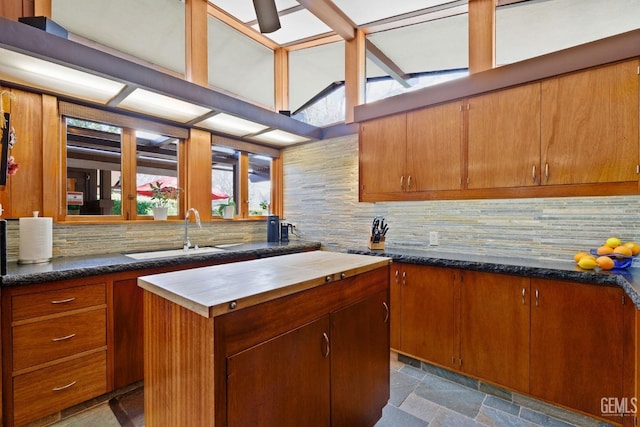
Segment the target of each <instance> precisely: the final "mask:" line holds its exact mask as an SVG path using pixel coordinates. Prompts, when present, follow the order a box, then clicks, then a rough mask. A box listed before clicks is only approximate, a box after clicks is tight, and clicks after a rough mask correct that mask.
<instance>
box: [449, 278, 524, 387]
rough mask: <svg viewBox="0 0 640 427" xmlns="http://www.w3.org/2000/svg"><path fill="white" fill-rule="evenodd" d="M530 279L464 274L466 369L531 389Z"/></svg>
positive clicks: (463, 355)
mask: <svg viewBox="0 0 640 427" xmlns="http://www.w3.org/2000/svg"><path fill="white" fill-rule="evenodd" d="M529 289H530V279H529V278H528V277H517V276H508V275H504V274H493V273H483V272H476V271H465V272H463V276H462V284H461V290H460V299H461V308H460V311H461V315H460V319H461V321H460V354H461V358H462V366H461V370H462V371H463V372H466V373H469V374H471V375H473V376H477V377H480V378H486V379H489V380H491V381H492V382H495V383H497V384H501V385H504V386H506V387H510V388H513V389H515V390H520V391H524V392H528V390H529V311H530V304H529Z"/></svg>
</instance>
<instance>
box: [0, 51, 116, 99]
mask: <svg viewBox="0 0 640 427" xmlns="http://www.w3.org/2000/svg"><path fill="white" fill-rule="evenodd" d="M0 58H2V61H0V79H2V80H5V81H8V82H12V83H16V84H21V85H24V86H28V87H33V88H37V89H42V90H45V91H48V92H55V93H58V94H63V95H67V96H71V97H74V98H78V99H84V100H87V101H93V102H99V103H102V104H106V103H107V102H108V101H109V100H110V99H111V98H113V97H114V96H116V95H117V94H118V93H119V92H120V91H121V90H122V89H123V88H124V86H125V85H124V83H120V82H117V81H114V80H109V79H105V78H104V77H98V76H95V75H92V74H89V73H85V72H83V71H78V70H75V69H73V68H70V67H65V66H63V65H58V64H55V63H53V62H49V61H43V60H42V59H38V58H34V57H32V56H28V55H23V54H21V53H18V52H14V51H11V50H6V49H1V48H0Z"/></svg>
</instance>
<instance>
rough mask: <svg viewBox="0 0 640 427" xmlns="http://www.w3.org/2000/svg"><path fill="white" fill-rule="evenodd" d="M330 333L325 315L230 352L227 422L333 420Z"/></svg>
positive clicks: (238, 425)
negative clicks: (239, 350)
mask: <svg viewBox="0 0 640 427" xmlns="http://www.w3.org/2000/svg"><path fill="white" fill-rule="evenodd" d="M329 333H330V331H329V316H324V317H322V318H320V319H318V320H317V321H314V322H312V323H309V324H307V325H305V326H302V327H300V328H298V329H294V330H293V331H291V332H287V333H285V334H283V335H280V336H278V337H275V338H273V339H271V340H269V341H266V342H264V343H262V344H258V345H256V346H254V347H252V348H249V349H247V350H245V351H242V352H240V353H237V354H235V355H233V356H230V357H228V358H227V425H228V426H229V427H244V426H265V427H269V426H328V425H329V423H330V407H329V405H330V400H329V399H330V377H329V372H330V354H331V352H332V349H331V343H330V342H329ZM387 357H388V354H387ZM353 369H354V370H356V371H357V369H358V368H357V367H353ZM387 373H388V370H387ZM354 396H357V395H352V396H350V399H353V398H354Z"/></svg>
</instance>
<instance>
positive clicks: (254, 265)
mask: <svg viewBox="0 0 640 427" xmlns="http://www.w3.org/2000/svg"><path fill="white" fill-rule="evenodd" d="M390 262H391V259H390V258H380V257H372V256H363V255H355V254H344V253H335V252H324V251H313V252H303V253H298V254H291V255H283V256H277V257H273V258H265V259H257V260H251V261H244V262H236V263H231V264H224V265H216V266H212V267H202V268H194V269H191V270H184V271H176V272H171V273H163V274H155V275H151V276H143V277H140V278H138V286H140V287H142V288H143V289H146V290H147V291H150V292H153V293H155V294H157V295H159V296H161V297H163V298H165V299H167V300H169V301H172V302H174V303H176V304H179V305H181V306H183V307H185V308H188V309H190V310H192V311H194V312H196V313H198V314H200V315H202V316H205V317H213V316H217V315H219V314H223V313H227V312H229V311H231V310H235V309H240V308H245V307H248V306H251V305H254V304H259V303H262V302H266V301H269V300H271V299H275V298H278V297H282V296H285V295H289V294H292V293H294V292H299V291H303V290H305V289H309V288H313V287H315V286H318V285H322V284H325V283H327V282H330V281H335V280H339V279H344V278H347V277H351V276H355V275H357V274H360V273H364V272H367V271H370V270H373V269H376V268H379V267H382V266H385V265H388V264H389V263H390ZM232 303H235V304H233V308H231V307H230V304H232Z"/></svg>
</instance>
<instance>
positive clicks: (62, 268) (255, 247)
mask: <svg viewBox="0 0 640 427" xmlns="http://www.w3.org/2000/svg"><path fill="white" fill-rule="evenodd" d="M224 246H225V245H221V247H224ZM314 249H320V243H319V242H293V241H292V242H289V243H247V244H240V245H233V246H227V247H224V250H223V251H220V252H209V253H198V254H196V253H194V254H190V255H187V256H174V257H170V258H152V259H144V260H136V259H133V258H129V257H127V256H125V255H123V254H121V253H113V254H105V255H90V256H77V257H60V258H53V259H52V260H51V262H48V263H43V264H24V265H21V264H18V263H16V262H11V263H9V264H8V265H7V274H6V275H4V276H1V282H0V284H1V286H2V287H7V286H17V285H31V284H36V283H44V282H51V281H54V280H65V279H75V278H79V277H86V276H93V275H101V274H109V273H120V272H125V271H135V270H143V269H147V268H159V267H166V266H179V265H185V264H192V263H196V262H201V261H208V260H211V261H214V260H215V261H219V260H228V259H233V258H238V257H243V256H254V257H257V258H266V257H270V256H277V255H285V254H291V253H296V252H302V251H305V250H314ZM140 252H142V251H140Z"/></svg>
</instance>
